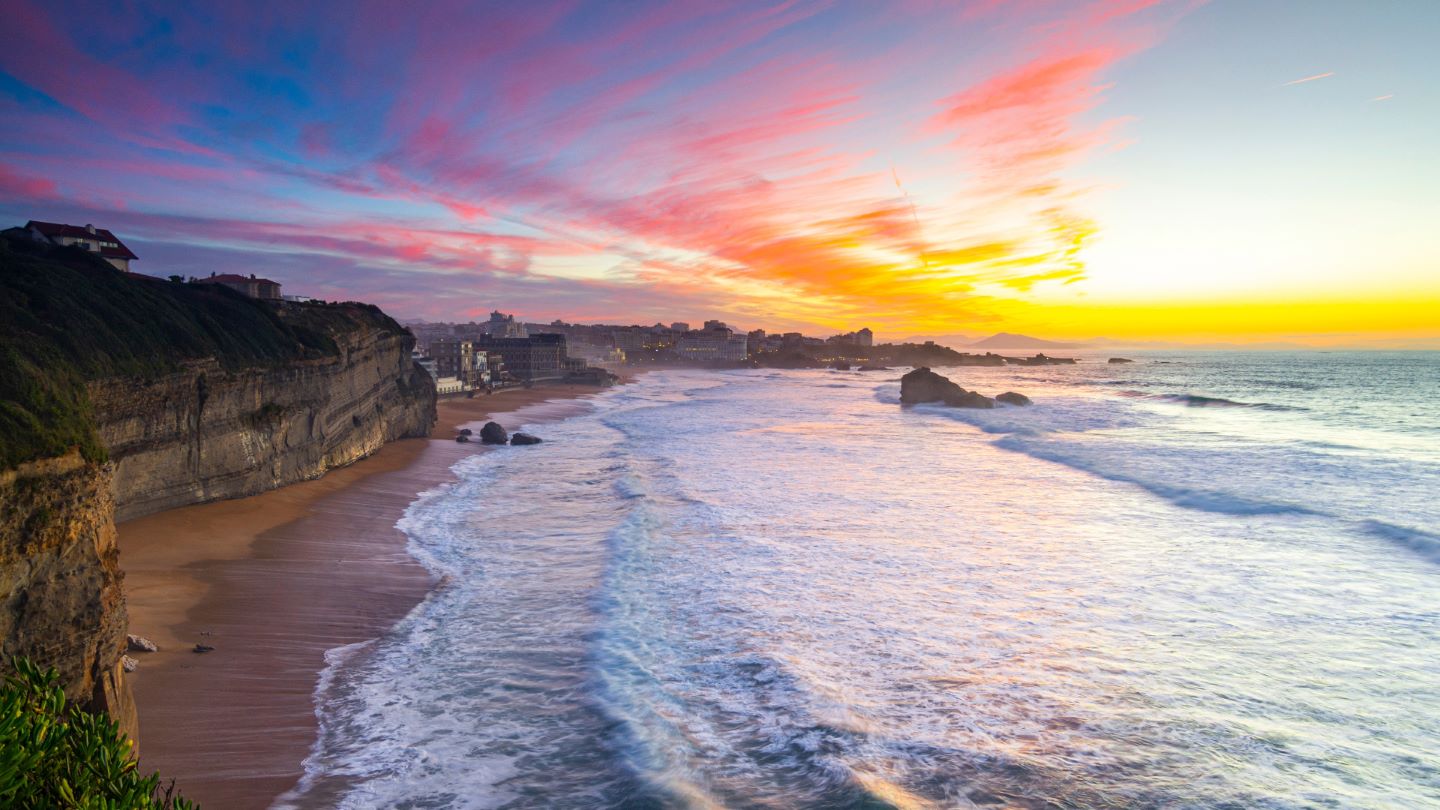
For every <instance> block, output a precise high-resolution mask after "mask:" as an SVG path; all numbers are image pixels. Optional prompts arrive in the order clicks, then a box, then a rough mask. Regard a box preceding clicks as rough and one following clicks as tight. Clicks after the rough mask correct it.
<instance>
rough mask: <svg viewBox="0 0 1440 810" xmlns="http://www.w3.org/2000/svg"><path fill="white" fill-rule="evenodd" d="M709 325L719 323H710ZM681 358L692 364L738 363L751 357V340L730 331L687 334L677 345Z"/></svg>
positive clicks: (718, 330) (709, 330) (710, 330)
mask: <svg viewBox="0 0 1440 810" xmlns="http://www.w3.org/2000/svg"><path fill="white" fill-rule="evenodd" d="M708 323H719V321H710V322H708ZM675 352H676V353H677V354H679V355H680V358H681V359H683V360H687V361H689V362H692V363H724V362H738V361H741V360H744V359H745V358H746V357H748V356H749V340H748V339H747V338H746V337H745V336H744V335H737V334H735V333H734V332H731V331H730V330H729V329H726V328H724V326H723V324H722V325H721V328H719V329H714V328H708V329H703V330H701V331H699V332H686V333H685V334H684V335H683V336H682V337H681V338H680V340H679V341H678V342H676V344H675Z"/></svg>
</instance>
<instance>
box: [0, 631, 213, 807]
mask: <svg viewBox="0 0 1440 810" xmlns="http://www.w3.org/2000/svg"><path fill="white" fill-rule="evenodd" d="M13 663H14V667H15V674H14V675H11V676H10V677H8V678H7V679H6V681H5V686H4V687H3V688H0V807H14V808H17V810H19V809H21V808H23V809H24V810H30V809H31V808H34V809H35V810H39V808H47V810H48V808H76V810H80V809H81V808H84V810H91V808H94V810H101V808H104V810H132V809H133V810H197V807H198V806H197V805H196V804H195V803H194V802H191V801H189V800H187V799H184V798H181V797H178V796H174V795H173V789H174V786H173V784H172V785H171V786H169V787H162V786H161V783H160V775H159V774H151V775H149V776H142V775H141V774H140V770H139V766H138V765H137V764H136V762H135V760H134V759H132V758H131V756H130V741H129V740H128V739H126V738H125V736H124V735H123V734H121V733H120V727H119V726H118V725H116V724H115V721H114V720H111V719H110V718H109V717H107V716H106V715H104V714H93V713H91V712H87V711H83V710H81V709H77V708H75V707H74V706H71V705H67V704H66V702H65V693H64V691H63V690H61V688H60V686H59V685H58V684H57V680H58V676H57V675H56V673H55V670H53V669H51V670H48V671H45V672H41V671H40V669H39V668H38V667H36V666H35V665H34V664H32V663H30V662H29V661H28V660H26V659H23V658H17V659H15V661H14V662H13Z"/></svg>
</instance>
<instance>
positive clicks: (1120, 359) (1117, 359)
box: [1110, 357, 1135, 363]
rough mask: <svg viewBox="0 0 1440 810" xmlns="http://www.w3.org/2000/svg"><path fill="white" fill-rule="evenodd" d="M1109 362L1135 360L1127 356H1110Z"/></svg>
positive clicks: (1129, 361)
mask: <svg viewBox="0 0 1440 810" xmlns="http://www.w3.org/2000/svg"><path fill="white" fill-rule="evenodd" d="M1110 362H1112V363H1133V362H1135V361H1134V360H1131V359H1130V358H1128V357H1112V358H1110Z"/></svg>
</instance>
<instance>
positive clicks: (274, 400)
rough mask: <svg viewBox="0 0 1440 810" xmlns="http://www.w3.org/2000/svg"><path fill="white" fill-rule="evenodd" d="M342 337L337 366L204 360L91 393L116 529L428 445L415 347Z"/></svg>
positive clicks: (431, 397)
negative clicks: (412, 442) (404, 444)
mask: <svg viewBox="0 0 1440 810" xmlns="http://www.w3.org/2000/svg"><path fill="white" fill-rule="evenodd" d="M337 337H338V340H337V344H338V346H337V348H338V350H339V351H338V354H337V356H334V357H329V358H324V359H318V360H307V361H304V362H301V363H294V364H286V365H283V366H280V367H277V368H251V369H240V370H226V369H224V368H222V367H221V365H220V364H219V363H217V362H216V361H214V360H204V361H194V362H191V363H187V364H186V368H185V369H184V370H183V371H180V372H178V373H174V374H170V375H166V376H163V377H160V378H158V379H153V380H143V379H135V378H131V377H120V378H110V379H102V380H96V381H94V382H91V383H90V384H89V386H88V388H89V395H90V401H91V403H92V408H93V411H94V414H95V423H96V427H97V429H98V431H99V433H100V438H101V440H102V441H103V442H104V444H105V446H106V447H107V448H108V449H109V451H110V457H111V458H112V459H113V460H114V462H115V476H114V488H115V502H116V509H117V513H116V520H120V521H124V520H129V519H131V518H135V517H140V516H141V515H148V514H150V513H152V512H159V511H161V510H164V509H172V508H174V507H176V506H184V505H188V504H194V503H204V502H206V501H215V500H221V499H224V498H238V497H241V496H244V495H253V494H255V493H257V492H264V491H265V490H269V489H274V488H276V487H281V486H284V485H286V484H291V483H294V482H296V481H303V480H306V479H309V478H317V477H319V476H321V475H324V474H325V472H326V471H327V470H331V469H334V468H336V467H343V466H345V465H347V464H350V463H352V462H354V461H358V460H359V459H362V458H364V457H365V456H368V455H370V454H371V453H373V452H375V451H376V450H378V449H380V446H381V445H383V444H385V443H386V442H389V441H392V440H394V439H399V438H404V437H408V436H425V435H428V433H429V432H430V425H431V424H432V423H433V422H434V419H435V388H434V385H433V384H432V383H431V382H430V380H429V375H428V374H426V373H425V371H424V370H423V369H421V368H420V367H419V366H416V365H415V363H414V361H413V360H412V359H411V358H410V349H411V347H412V346H413V343H414V338H412V337H411V336H410V335H409V334H408V333H405V332H395V331H391V330H388V329H384V328H383V327H382V326H381V325H380V324H378V323H376V324H367V325H364V326H362V327H361V328H357V329H355V330H353V331H349V332H346V333H343V334H341V335H338V336H337Z"/></svg>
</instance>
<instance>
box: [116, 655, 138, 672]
mask: <svg viewBox="0 0 1440 810" xmlns="http://www.w3.org/2000/svg"><path fill="white" fill-rule="evenodd" d="M120 666H121V667H123V668H124V669H125V671H126V672H134V671H135V670H136V668H137V667H139V666H140V662H139V661H136V660H135V659H134V658H131V657H130V656H128V655H122V656H120Z"/></svg>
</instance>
